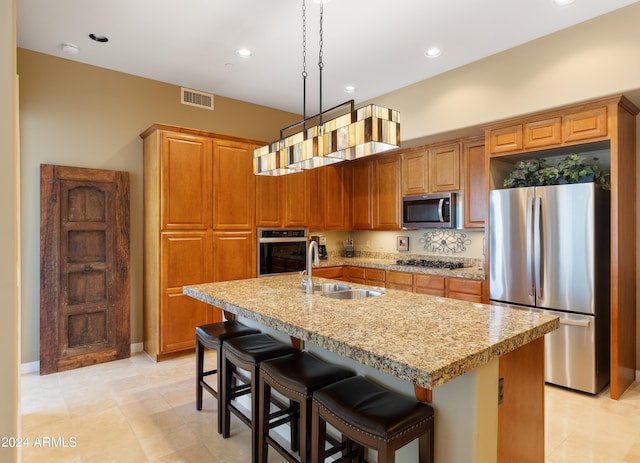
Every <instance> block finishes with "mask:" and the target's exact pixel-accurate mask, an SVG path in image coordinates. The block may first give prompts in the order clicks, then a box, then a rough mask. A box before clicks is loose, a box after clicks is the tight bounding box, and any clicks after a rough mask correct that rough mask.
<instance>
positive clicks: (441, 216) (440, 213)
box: [438, 198, 444, 222]
mask: <svg viewBox="0 0 640 463" xmlns="http://www.w3.org/2000/svg"><path fill="white" fill-rule="evenodd" d="M443 206H444V198H440V201H439V202H438V217H439V218H440V222H444V216H443V215H442V208H443Z"/></svg>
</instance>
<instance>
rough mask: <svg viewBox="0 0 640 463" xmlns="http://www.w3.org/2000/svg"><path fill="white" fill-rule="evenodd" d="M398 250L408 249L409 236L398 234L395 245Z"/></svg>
mask: <svg viewBox="0 0 640 463" xmlns="http://www.w3.org/2000/svg"><path fill="white" fill-rule="evenodd" d="M396 248H397V249H398V251H408V250H409V237H408V236H398V243H397V245H396Z"/></svg>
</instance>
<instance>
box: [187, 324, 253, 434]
mask: <svg viewBox="0 0 640 463" xmlns="http://www.w3.org/2000/svg"><path fill="white" fill-rule="evenodd" d="M259 332H260V330H257V329H255V328H249V327H248V326H246V325H243V324H242V323H240V322H238V321H235V320H233V321H230V320H229V321H223V322H218V323H210V324H208V325H200V326H196V409H197V410H202V389H203V388H204V389H206V390H207V391H208V392H209V393H211V395H212V396H214V397H215V398H216V400H218V434H221V433H222V414H221V413H220V410H221V409H220V399H219V397H218V391H220V390H222V375H221V374H220V372H221V371H222V370H221V368H222V343H223V342H224V341H225V340H227V339H231V338H235V337H238V336H246V335H248V334H256V333H259ZM205 347H206V348H207V349H211V350H215V351H216V352H217V363H216V368H215V369H213V370H209V371H204V348H205ZM215 374H217V377H216V380H217V387H216V388H215V389H214V388H213V387H212V386H211V385H210V384H208V383H207V382H206V381H205V380H204V378H205V377H207V376H210V375H215Z"/></svg>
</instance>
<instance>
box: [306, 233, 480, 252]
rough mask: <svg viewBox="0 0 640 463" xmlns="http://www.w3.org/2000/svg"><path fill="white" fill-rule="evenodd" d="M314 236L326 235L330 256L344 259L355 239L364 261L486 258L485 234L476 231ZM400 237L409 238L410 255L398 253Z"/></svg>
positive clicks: (355, 245)
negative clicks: (380, 258)
mask: <svg viewBox="0 0 640 463" xmlns="http://www.w3.org/2000/svg"><path fill="white" fill-rule="evenodd" d="M309 234H310V235H317V234H320V235H325V236H326V237H327V251H328V252H329V254H335V255H342V252H343V251H344V243H345V240H346V239H347V238H351V239H353V245H354V250H355V252H356V253H357V254H358V255H360V256H362V257H367V256H370V257H374V256H378V255H384V254H388V255H393V256H396V255H400V257H399V258H405V257H404V256H405V255H406V258H415V257H416V256H417V257H418V258H419V257H420V256H436V257H438V258H440V257H455V258H473V259H483V258H484V231H473V230H457V229H454V230H438V229H422V230H398V231H352V232H348V231H347V232H341V231H311V232H310V233H309ZM398 236H408V237H409V249H408V251H404V252H399V251H398V250H397V241H398Z"/></svg>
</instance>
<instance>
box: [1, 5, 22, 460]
mask: <svg viewBox="0 0 640 463" xmlns="http://www.w3.org/2000/svg"><path fill="white" fill-rule="evenodd" d="M15 10H16V3H15V0H0V63H2V64H0V198H2V201H0V217H2V220H1V221H0V236H2V239H1V240H0V261H2V262H3V265H2V271H0V307H1V308H2V309H1V310H0V326H1V327H2V335H1V336H0V371H2V372H3V373H2V375H0V397H2V399H0V436H1V437H11V436H18V435H19V424H18V423H19V419H20V418H19V415H20V406H19V403H20V393H19V359H20V346H19V338H20V322H19V317H20V315H19V291H18V285H19V280H18V271H19V263H18V261H17V259H18V256H19V252H18V236H19V233H18V228H17V227H18V220H17V218H18V194H17V193H18V183H17V180H18V175H17V172H18V154H17V143H18V137H17V133H18V131H17V125H16V124H17V117H16V116H17V109H18V108H17V99H16V96H17V94H16V87H15V85H16V41H15V26H14V25H15ZM17 458H18V457H17V453H16V450H15V449H12V448H6V447H0V461H6V462H11V461H17Z"/></svg>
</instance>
